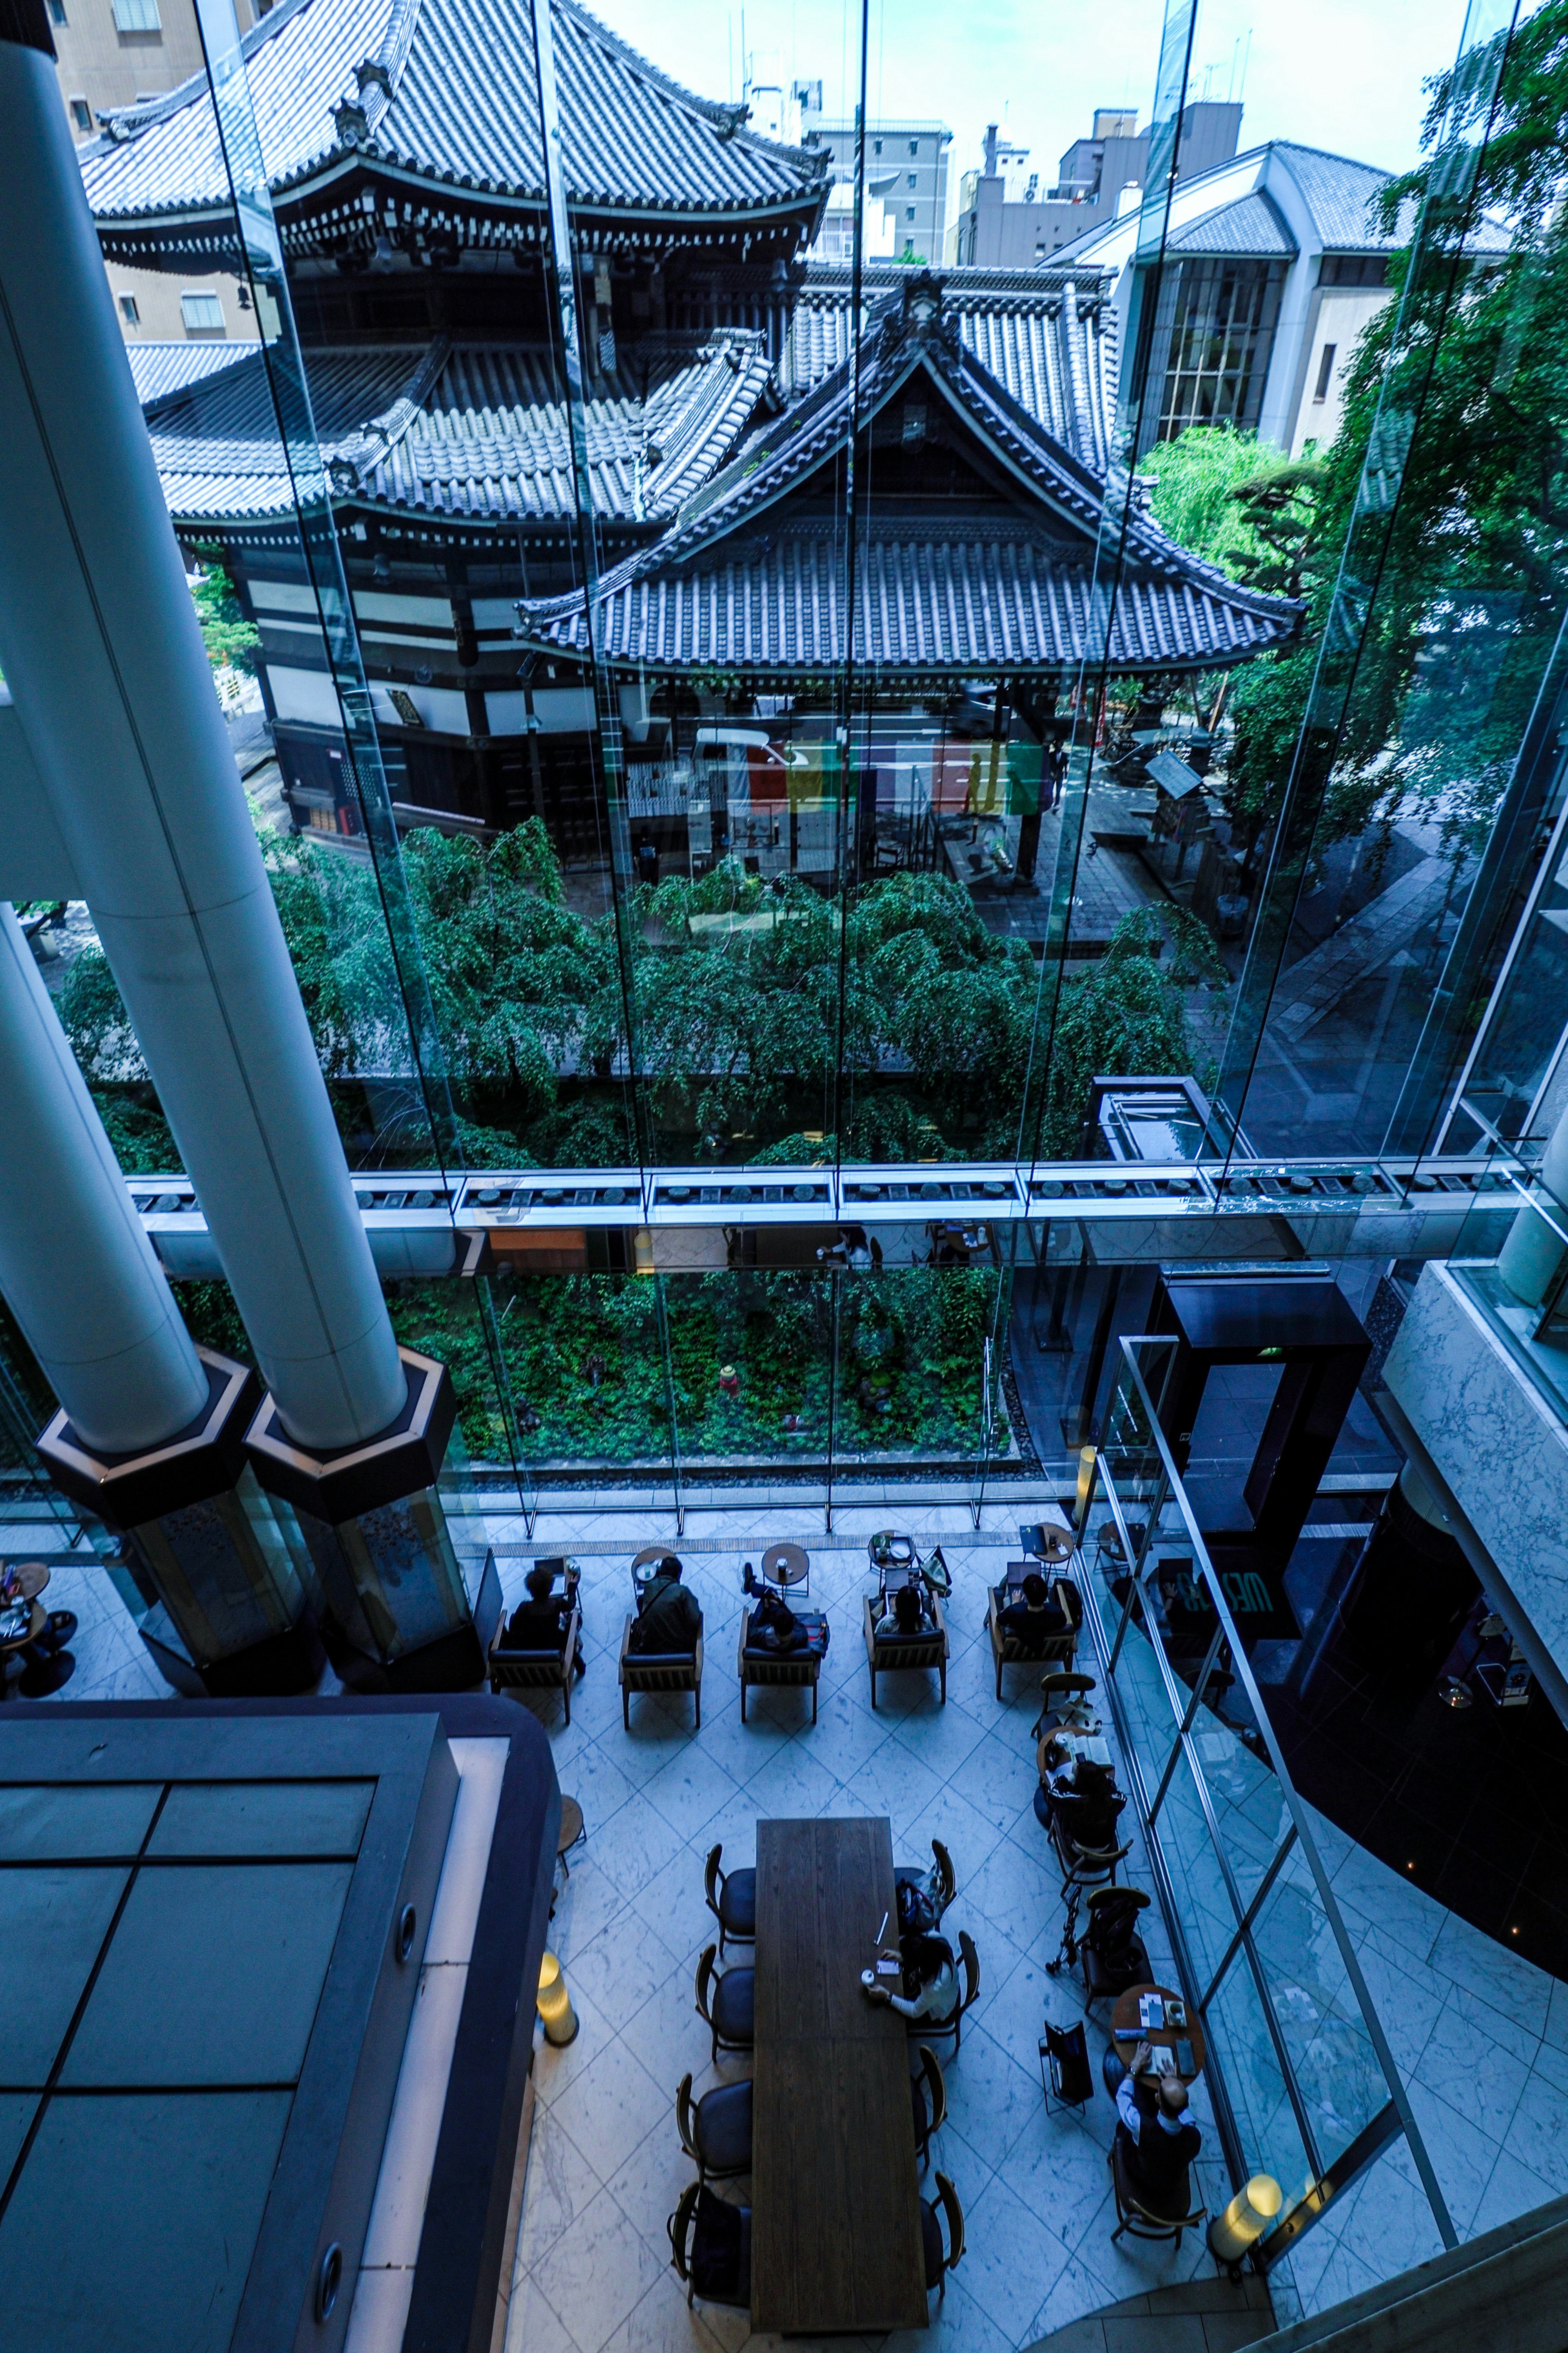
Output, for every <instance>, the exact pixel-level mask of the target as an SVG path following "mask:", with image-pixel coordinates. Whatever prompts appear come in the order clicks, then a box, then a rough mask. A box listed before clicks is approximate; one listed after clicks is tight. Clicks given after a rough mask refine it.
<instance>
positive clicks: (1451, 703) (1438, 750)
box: [1228, 0, 1568, 853]
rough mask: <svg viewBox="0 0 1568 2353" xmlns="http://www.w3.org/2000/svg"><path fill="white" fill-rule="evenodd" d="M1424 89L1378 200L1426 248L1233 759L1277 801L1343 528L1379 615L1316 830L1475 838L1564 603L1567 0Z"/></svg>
mask: <svg viewBox="0 0 1568 2353" xmlns="http://www.w3.org/2000/svg"><path fill="white" fill-rule="evenodd" d="M1499 65H1500V74H1499V70H1498V69H1499ZM1428 90H1429V94H1430V100H1431V103H1430V106H1429V109H1428V112H1427V116H1426V123H1425V126H1424V131H1423V144H1424V147H1425V149H1426V158H1425V160H1424V161H1423V163H1422V164H1419V165H1418V166H1417V167H1416V168H1415V170H1414V171H1412V172H1409V173H1407V174H1405V175H1404V176H1403V177H1402V178H1399V179H1396V180H1394V181H1392V182H1390V183H1389V184H1388V185H1387V186H1386V188H1385V189H1384V191H1383V194H1382V195H1381V197H1380V199H1379V210H1380V216H1381V221H1382V226H1383V227H1384V230H1385V232H1388V233H1396V232H1397V231H1398V230H1399V229H1400V228H1401V227H1403V228H1404V229H1405V232H1406V234H1407V235H1408V234H1409V232H1410V231H1411V229H1412V228H1413V227H1414V225H1415V222H1416V220H1417V219H1418V218H1419V219H1420V220H1421V222H1422V224H1423V237H1422V240H1421V245H1420V249H1419V251H1417V249H1416V248H1415V245H1414V244H1409V245H1406V246H1405V248H1403V249H1402V250H1400V251H1397V252H1395V253H1394V256H1393V258H1392V260H1391V265H1390V277H1391V282H1392V285H1393V290H1394V291H1393V299H1392V300H1391V301H1389V303H1388V304H1387V305H1385V307H1384V309H1383V310H1382V311H1380V312H1379V313H1378V315H1377V316H1376V317H1375V318H1374V319H1373V322H1372V323H1371V324H1370V326H1369V327H1368V328H1367V329H1366V331H1365V332H1364V333H1363V336H1362V337H1361V340H1360V342H1359V343H1358V344H1357V346H1356V352H1355V356H1354V359H1353V361H1352V367H1351V371H1350V375H1349V378H1348V381H1347V385H1346V391H1345V402H1344V412H1343V422H1342V427H1341V430H1340V433H1339V436H1338V438H1337V439H1336V441H1335V443H1334V445H1333V447H1332V448H1331V449H1330V450H1329V451H1328V453H1327V454H1326V457H1325V459H1324V460H1323V470H1322V481H1321V491H1320V495H1319V504H1318V513H1317V520H1316V523H1315V527H1314V545H1313V549H1312V553H1311V557H1310V573H1311V575H1312V576H1311V577H1310V580H1309V583H1308V595H1309V600H1310V616H1309V624H1310V626H1309V635H1308V639H1307V642H1306V644H1305V645H1304V646H1303V647H1301V648H1300V649H1295V650H1292V651H1290V652H1289V653H1287V654H1285V655H1283V656H1279V657H1275V658H1274V659H1271V660H1265V661H1263V662H1260V663H1257V664H1254V665H1251V666H1250V667H1249V668H1248V669H1247V670H1246V671H1244V672H1243V674H1242V676H1241V678H1240V680H1239V681H1238V683H1237V690H1236V692H1235V695H1234V697H1233V701H1232V706H1231V707H1232V716H1233V719H1234V722H1235V726H1236V742H1235V744H1234V747H1233V750H1232V754H1231V758H1230V761H1229V764H1228V767H1229V789H1230V792H1231V794H1232V796H1233V797H1234V798H1235V801H1236V803H1237V806H1238V807H1241V808H1243V809H1250V810H1253V811H1256V812H1258V813H1262V812H1264V811H1267V810H1268V808H1270V807H1272V806H1273V805H1274V804H1275V803H1276V801H1277V800H1278V797H1279V793H1280V791H1281V789H1282V787H1283V785H1284V781H1285V778H1286V776H1287V775H1288V773H1289V763H1290V759H1291V756H1292V752H1293V747H1294V744H1295V740H1296V735H1297V732H1298V730H1299V728H1300V724H1301V723H1302V721H1303V720H1304V719H1305V717H1306V714H1307V709H1308V700H1309V695H1310V691H1311V686H1312V680H1313V675H1314V668H1315V655H1316V648H1317V645H1318V643H1319V642H1320V640H1321V636H1322V632H1323V630H1324V628H1326V627H1327V626H1328V623H1329V620H1330V617H1331V612H1332V611H1333V610H1334V609H1335V608H1334V598H1335V594H1336V585H1335V575H1336V573H1337V570H1338V565H1339V559H1340V554H1341V551H1342V549H1344V548H1346V547H1347V544H1349V545H1350V546H1351V549H1352V558H1351V568H1352V572H1353V573H1355V574H1356V575H1357V576H1356V579H1355V580H1354V581H1352V582H1347V583H1346V584H1344V593H1343V595H1342V599H1341V604H1340V607H1339V611H1340V613H1341V616H1342V619H1343V620H1344V621H1345V622H1346V623H1347V624H1348V625H1349V627H1350V628H1351V629H1352V630H1353V629H1354V628H1356V626H1357V623H1358V621H1359V619H1360V617H1361V616H1362V615H1363V613H1364V615H1365V623H1366V625H1365V628H1364V631H1363V633H1362V635H1361V641H1360V648H1359V653H1358V656H1357V659H1356V660H1355V665H1354V677H1353V685H1352V689H1351V691H1350V693H1349V695H1348V700H1347V702H1346V707H1345V711H1344V716H1343V722H1342V725H1341V726H1340V727H1339V730H1338V734H1337V739H1336V741H1335V742H1334V744H1333V745H1332V754H1331V756H1332V768H1331V776H1330V778H1329V782H1328V786H1327V797H1326V802H1325V808H1324V818H1323V821H1322V823H1321V825H1320V827H1319V829H1318V840H1319V843H1320V845H1321V844H1322V843H1324V842H1326V841H1329V840H1332V839H1340V838H1343V837H1346V836H1348V835H1351V834H1353V833H1357V832H1360V831H1361V830H1363V828H1365V827H1366V826H1367V825H1368V824H1369V823H1371V822H1372V821H1373V820H1374V819H1376V820H1380V821H1382V822H1384V823H1385V824H1388V823H1392V822H1393V820H1394V818H1395V817H1397V816H1398V815H1400V814H1401V813H1402V812H1405V813H1421V814H1425V815H1426V816H1427V817H1429V818H1436V820H1437V821H1438V822H1439V824H1440V827H1441V830H1442V834H1443V836H1444V838H1445V839H1446V840H1447V842H1448V843H1449V845H1450V846H1451V847H1452V848H1453V849H1455V851H1456V853H1458V852H1459V851H1461V850H1464V849H1472V850H1473V849H1478V848H1479V846H1480V844H1481V843H1482V842H1483V841H1484V840H1485V839H1486V836H1487V833H1488V831H1489V827H1490V823H1491V819H1492V817H1493V814H1494V813H1495V810H1496V807H1497V802H1498V799H1499V797H1500V793H1501V790H1502V787H1503V786H1504V784H1505V782H1506V780H1507V776H1508V774H1509V771H1510V765H1511V763H1512V759H1513V754H1514V752H1515V750H1516V749H1517V746H1518V744H1519V741H1520V737H1521V733H1522V729H1523V725H1524V722H1525V719H1526V717H1527V715H1528V712H1529V709H1530V706H1531V702H1532V700H1533V697H1534V694H1535V691H1536V688H1537V685H1538V683H1539V681H1540V678H1541V675H1542V670H1543V667H1544V664H1545V661H1546V659H1547V656H1548V653H1549V650H1550V648H1551V646H1552V642H1553V640H1554V639H1555V637H1556V633H1557V629H1558V627H1559V624H1560V622H1561V620H1562V618H1563V610H1564V595H1563V554H1564V523H1565V520H1568V464H1565V459H1568V332H1565V328H1568V301H1565V294H1564V289H1565V288H1568V267H1565V265H1568V210H1565V208H1564V206H1563V201H1562V198H1563V184H1564V170H1565V163H1568V0H1545V5H1543V6H1542V7H1541V8H1539V9H1538V10H1537V11H1536V13H1535V14H1534V15H1533V16H1530V17H1528V18H1527V19H1526V20H1525V21H1524V22H1523V23H1522V24H1521V25H1519V26H1517V28H1516V29H1515V30H1514V31H1513V33H1512V35H1511V37H1509V36H1506V35H1500V36H1499V37H1498V39H1497V41H1495V42H1493V43H1491V44H1489V45H1488V47H1486V48H1484V49H1481V50H1479V51H1477V52H1475V53H1473V54H1472V55H1471V56H1470V57H1468V58H1467V59H1465V60H1464V61H1463V63H1462V64H1461V66H1460V67H1459V68H1458V69H1456V70H1455V71H1453V72H1450V73H1447V74H1444V75H1441V76H1439V77H1437V78H1436V79H1435V80H1434V81H1433V82H1431V83H1430V84H1429V85H1428ZM1499 218H1500V219H1502V220H1503V221H1505V222H1506V223H1507V224H1508V225H1509V232H1510V234H1509V237H1508V240H1507V241H1506V243H1505V241H1504V238H1503V237H1502V235H1501V234H1500V232H1499V231H1498V229H1497V228H1496V227H1495V223H1496V222H1497V220H1498V219H1499ZM1374 434H1375V435H1377V436H1378V437H1380V439H1379V444H1378V446H1377V447H1375V448H1374V446H1373V436H1374ZM1384 449H1386V451H1387V453H1388V458H1389V460H1390V461H1391V462H1390V463H1389V464H1388V465H1386V466H1380V464H1379V462H1378V460H1379V459H1380V457H1381V455H1382V452H1383V450H1384ZM1369 458H1370V459H1371V460H1372V462H1371V463H1370V464H1369V463H1368V460H1369ZM1401 460H1402V464H1401V462H1400V461H1401ZM1363 474H1364V476H1365V488H1364V491H1363ZM1395 490H1396V496H1395V495H1394V491H1395ZM1358 500H1359V501H1360V503H1359V504H1358ZM1352 525H1353V526H1354V527H1355V528H1356V530H1357V532H1358V533H1360V534H1361V537H1360V539H1359V540H1358V541H1357V542H1354V543H1352V541H1351V533H1352ZM1374 537H1375V540H1376V542H1377V545H1376V548H1375V555H1374V558H1373V559H1372V560H1374V561H1375V567H1376V568H1375V577H1374V578H1372V579H1365V580H1363V578H1362V576H1361V575H1362V573H1363V569H1364V565H1363V560H1362V550H1363V547H1370V545H1371V543H1372V542H1373V538H1374ZM1371 590H1374V591H1375V593H1374V594H1371V595H1370V596H1369V591H1371Z"/></svg>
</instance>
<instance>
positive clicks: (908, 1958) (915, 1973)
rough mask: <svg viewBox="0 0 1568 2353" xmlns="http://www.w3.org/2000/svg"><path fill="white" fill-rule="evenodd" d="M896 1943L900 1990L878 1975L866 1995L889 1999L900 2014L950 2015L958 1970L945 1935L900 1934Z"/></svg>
mask: <svg viewBox="0 0 1568 2353" xmlns="http://www.w3.org/2000/svg"><path fill="white" fill-rule="evenodd" d="M899 1944H900V1956H901V1957H902V1960H903V1974H902V1979H901V1985H902V1990H901V1991H900V1992H899V1993H894V1992H893V1990H892V1989H891V1987H890V1986H888V1985H885V1984H883V1983H882V1982H881V1980H880V1979H879V1980H878V1982H877V1983H876V1984H875V1985H868V1986H867V1987H866V1989H865V1991H866V1995H867V1999H868V2000H870V2001H885V2002H888V2003H889V2004H890V2005H891V2007H892V2008H893V2009H894V2010H897V2011H898V2013H899V2015H900V2018H908V2019H921V2018H936V2019H945V2018H951V2017H952V2013H953V2011H954V2010H956V2009H957V2007H958V1971H957V1969H956V1968H954V1966H953V1959H952V1946H951V1945H950V1944H949V1943H948V1941H947V1939H946V1937H945V1936H903V1937H900V1940H899Z"/></svg>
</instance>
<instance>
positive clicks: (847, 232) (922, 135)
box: [792, 82, 952, 265]
mask: <svg viewBox="0 0 1568 2353" xmlns="http://www.w3.org/2000/svg"><path fill="white" fill-rule="evenodd" d="M792 95H793V97H794V99H795V103H796V104H797V105H798V106H799V108H800V131H799V134H798V135H799V139H800V143H801V144H802V146H805V147H818V148H822V147H826V150H827V152H828V153H829V154H830V155H831V156H832V158H833V179H834V187H833V191H832V194H830V195H829V197H828V202H827V209H826V212H825V214H824V215H823V221H822V227H821V230H820V231H819V233H818V235H817V238H816V243H815V244H814V245H813V247H812V248H811V259H812V260H814V261H848V260H850V259H852V258H853V250H854V242H855V206H854V188H855V125H854V124H853V122H829V121H825V120H824V118H823V114H822V84H821V83H820V82H796V83H795V88H794V90H793V92H792ZM951 146H952V132H951V131H950V130H949V129H948V127H947V125H946V123H945V122H933V121H908V122H904V121H888V122H872V123H868V125H867V129H866V212H867V219H866V251H867V254H868V255H874V256H875V257H876V258H878V259H887V260H894V261H896V260H898V259H900V258H901V257H902V256H903V255H904V254H905V253H910V254H912V255H914V256H915V257H916V258H917V259H921V260H924V261H929V262H931V263H932V264H933V265H935V264H940V262H941V261H942V256H943V252H944V250H945V232H946V227H947V151H948V149H949V148H950V147H951ZM835 196H837V198H838V199H839V201H838V202H837V203H835V201H834V197H835Z"/></svg>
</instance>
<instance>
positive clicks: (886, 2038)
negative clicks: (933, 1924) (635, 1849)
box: [752, 1816, 929, 2336]
mask: <svg viewBox="0 0 1568 2353" xmlns="http://www.w3.org/2000/svg"><path fill="white" fill-rule="evenodd" d="M884 1915H888V1930H887V1934H888V1935H889V1936H894V1935H896V1933H897V1922H898V1913H897V1907H896V1905H895V1901H894V1893H893V1841H892V1835H891V1832H890V1831H889V1825H888V1822H887V1820H886V1818H885V1817H877V1818H872V1817H870V1816H862V1817H861V1818H859V1819H858V1820H848V1821H811V1822H773V1821H762V1822H759V1823H758V1824H757V1944H756V1973H757V1976H756V2054H755V2060H754V2064H753V2070H752V2074H753V2081H752V2327H753V2328H772V2329H778V2330H780V2331H785V2330H794V2331H799V2332H802V2333H806V2334H810V2335H814V2336H816V2335H826V2334H828V2333H829V2332H831V2331H834V2330H841V2329H854V2330H861V2329H866V2330H869V2329H889V2328H923V2327H925V2326H926V2323H927V2319H928V2317H929V2311H928V2306H927V2302H926V2288H925V2265H924V2261H923V2257H922V2254H921V2216H920V2185H919V2180H918V2177H917V2174H916V2168H915V2131H914V2119H913V2116H912V2113H911V2109H910V2063H909V2038H908V2035H907V2032H906V2031H905V2025H904V2021H903V2020H902V2019H901V2018H900V2015H899V2013H898V2012H897V2011H896V2010H891V2009H889V2006H888V2004H887V2003H886V2002H872V2001H868V2000H867V1999H866V1996H865V1994H864V1993H863V1991H862V1990H861V1987H860V1971H861V1970H862V1969H863V1968H868V1966H869V1964H870V1962H871V1960H872V1958H873V1957H874V1953H875V1946H876V1937H877V1932H878V1929H879V1927H880V1926H881V1924H882V1919H883V1916H884Z"/></svg>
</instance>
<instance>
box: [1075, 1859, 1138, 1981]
mask: <svg viewBox="0 0 1568 2353" xmlns="http://www.w3.org/2000/svg"><path fill="white" fill-rule="evenodd" d="M1084 1908H1085V1910H1086V1911H1087V1912H1088V1914H1089V1925H1088V1926H1087V1927H1086V1928H1085V1929H1084V1932H1083V1934H1082V1936H1080V1937H1079V1940H1078V1950H1079V1960H1080V1961H1081V1962H1082V1963H1083V1988H1084V1999H1085V2000H1086V2001H1090V2002H1095V2001H1113V2000H1115V1999H1116V1996H1117V1995H1118V1994H1119V1993H1125V1992H1126V1990H1127V1989H1128V1987H1129V1986H1135V1985H1147V1984H1148V1983H1149V1980H1150V1978H1151V1977H1152V1969H1151V1968H1150V1966H1149V1955H1148V1952H1147V1950H1146V1948H1145V1947H1144V1943H1143V1939H1142V1936H1140V1935H1139V1933H1138V1916H1139V1914H1140V1913H1142V1912H1146V1911H1147V1910H1148V1908H1149V1898H1148V1896H1147V1895H1145V1894H1144V1893H1143V1890H1142V1888H1141V1887H1096V1888H1091V1889H1090V1891H1089V1901H1088V1903H1087V1905H1085V1907H1084Z"/></svg>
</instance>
